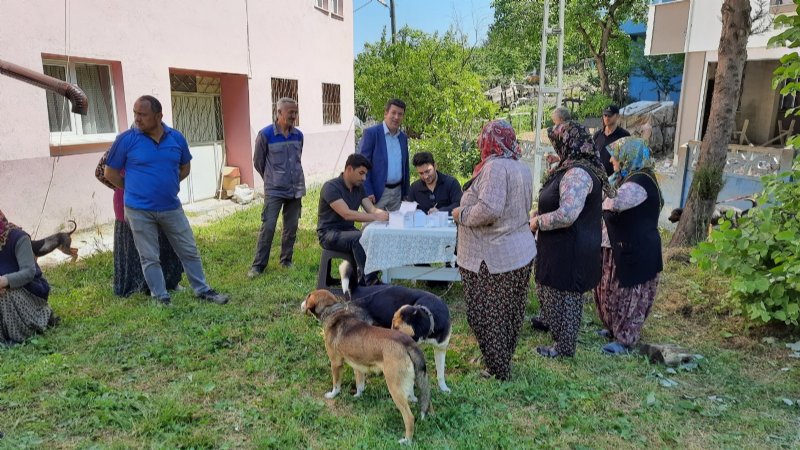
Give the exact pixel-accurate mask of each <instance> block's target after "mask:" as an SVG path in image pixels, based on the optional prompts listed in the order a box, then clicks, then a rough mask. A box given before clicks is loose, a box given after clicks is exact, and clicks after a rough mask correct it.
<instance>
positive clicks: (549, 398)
mask: <svg viewBox="0 0 800 450" xmlns="http://www.w3.org/2000/svg"><path fill="white" fill-rule="evenodd" d="M316 196H317V193H313V194H311V195H309V196H308V197H307V198H306V200H305V202H304V203H305V207H304V211H303V218H302V222H301V230H300V232H299V239H298V243H297V247H296V252H295V267H294V268H292V269H288V270H287V269H282V268H279V265H278V264H277V256H278V255H277V253H278V248H277V246H278V245H279V244H278V243H277V241H276V242H275V245H273V255H272V261H271V262H270V265H269V267H268V268H267V271H266V274H265V275H264V276H262V277H261V278H258V279H256V280H254V281H249V280H248V279H247V278H246V277H245V274H246V272H247V270H248V268H249V264H250V261H251V259H252V255H253V251H254V247H255V240H256V236H257V233H258V229H259V226H260V208H259V207H253V208H250V209H248V210H246V211H243V212H240V213H237V214H234V215H232V216H229V217H227V218H225V219H223V220H221V221H219V222H217V223H215V224H213V225H210V226H207V227H203V228H199V229H197V230H196V235H197V240H198V243H199V246H200V249H201V253H202V257H203V262H204V265H205V268H206V272H207V275H208V279H209V281H210V283H211V285H212V286H213V287H215V288H217V289H219V290H220V291H223V292H226V293H230V294H231V295H232V301H231V303H230V304H228V305H226V306H216V305H212V304H205V303H200V302H199V301H197V300H195V299H194V298H193V296H192V294H191V293H190V292H189V291H188V290H187V291H183V292H180V293H177V294H175V295H173V304H174V306H173V307H172V308H163V307H158V306H156V305H155V304H154V303H153V302H152V301H151V300H150V299H149V298H147V297H144V296H142V295H137V296H134V297H132V298H128V299H120V298H116V297H114V296H113V294H112V291H111V279H112V272H113V264H112V256H111V254H110V253H105V254H100V255H97V256H94V257H91V258H88V259H86V260H82V261H80V262H78V263H77V264H74V265H70V264H65V265H63V266H60V267H57V268H51V269H48V270H47V272H46V276H47V278H48V279H49V281H50V282H51V284H52V286H53V292H52V294H51V296H50V302H51V304H52V306H53V307H54V309H55V310H56V312H57V313H58V314H59V315H60V316H61V317H62V319H63V320H62V322H61V325H60V326H59V327H58V328H56V329H53V330H51V331H49V332H48V333H47V334H45V335H42V336H38V337H36V338H34V339H31V340H30V341H29V342H27V343H26V344H24V345H20V346H17V347H14V348H11V349H0V432H2V433H3V434H4V437H3V438H2V439H0V447H2V448H23V447H39V448H281V449H289V448H292V449H293V448H364V449H367V448H370V449H372V448H397V447H398V445H397V444H396V441H397V439H399V438H400V437H401V435H402V429H403V427H402V420H401V417H400V414H399V412H398V411H397V410H396V408H395V406H394V403H393V402H392V401H391V399H390V398H389V395H388V392H387V389H386V386H385V384H384V383H383V380H382V378H380V377H379V376H372V377H370V378H369V380H368V383H367V391H366V392H365V395H364V396H363V397H362V398H360V399H354V398H352V397H351V396H350V395H348V393H352V392H354V391H355V386H354V383H353V373H352V370H350V369H348V370H346V372H345V379H344V392H343V394H341V395H340V396H339V397H338V398H337V399H335V400H325V399H324V398H323V394H324V393H325V392H327V391H328V390H330V383H331V380H330V373H329V365H328V360H327V356H326V355H325V351H324V348H323V342H322V336H321V329H320V326H319V324H318V323H317V322H316V321H315V320H314V319H312V318H310V317H307V316H302V315H301V314H300V313H299V305H300V302H301V301H302V299H303V297H304V295H305V294H306V293H307V292H308V291H309V290H311V289H312V288H313V287H314V284H315V281H316V273H317V266H318V258H319V247H318V244H317V240H316V235H315V231H314V229H315V223H316V202H317V197H316ZM183 284H184V285H185V284H186V282H185V281H184V283H183ZM724 291H725V280H722V279H718V278H713V277H711V278H709V277H708V276H707V275H704V274H700V273H697V272H696V271H695V270H694V269H693V268H691V267H688V266H683V265H679V264H677V263H671V264H670V265H668V267H667V270H666V272H665V274H664V275H663V278H662V286H661V290H660V295H659V299H658V301H657V303H656V305H655V307H654V311H653V314H652V315H651V317H650V320H649V322H648V324H647V326H646V330H645V332H644V339H645V340H646V341H649V342H671V343H677V344H681V345H684V346H687V347H688V348H690V349H692V350H693V351H694V352H697V353H700V354H702V355H704V356H705V358H704V359H702V360H701V361H700V363H699V366H698V367H697V368H694V369H692V370H679V371H677V373H674V374H671V373H668V372H667V370H666V369H665V368H664V367H660V366H655V365H651V364H649V363H648V362H647V361H646V360H645V359H644V358H643V357H641V356H628V357H618V358H612V357H608V356H604V355H602V354H601V353H600V351H599V348H600V345H601V344H602V342H603V341H602V340H601V338H599V337H596V336H595V335H594V334H593V332H592V331H593V330H594V329H596V328H597V327H598V325H597V319H596V314H595V312H594V308H593V306H592V305H587V306H586V314H585V323H584V326H583V328H582V331H581V336H580V340H581V344H580V345H579V349H578V354H577V356H576V357H575V358H574V359H567V360H546V359H543V358H540V357H539V356H538V355H537V354H536V351H535V348H536V346H537V345H540V344H547V343H549V342H550V338H549V337H548V336H546V335H543V334H534V333H533V332H532V331H531V329H530V326H528V325H526V327H525V329H524V331H523V334H522V337H521V340H520V345H519V347H518V349H517V352H516V355H515V358H514V369H513V381H511V382H508V383H500V382H497V381H493V380H485V379H482V378H481V377H480V376H479V370H480V367H479V366H478V365H476V363H474V362H472V361H474V360H475V358H476V357H477V356H478V355H479V354H480V353H479V350H478V347H477V344H476V343H475V340H474V338H473V337H472V335H471V333H470V331H469V328H468V327H467V324H466V317H465V309H464V304H463V301H462V291H461V285H460V284H456V285H455V286H454V287H453V288H452V289H451V290H449V291H447V293H446V295H445V299H446V301H447V302H448V304H449V305H450V308H451V311H452V315H453V322H454V334H453V338H452V341H451V346H450V351H449V352H448V360H447V376H448V380H447V381H448V384H449V386H450V388H451V389H452V390H453V392H452V393H451V394H444V393H441V392H439V391H438V389H436V388H435V385H436V383H435V373H434V372H435V370H433V363H432V361H433V360H432V354H431V351H430V349H426V354H427V356H428V361H429V368H430V373H429V376H430V378H431V385H432V387H433V389H434V392H433V408H434V414H433V415H432V416H431V417H429V418H426V419H425V420H424V421H418V422H417V430H416V434H415V442H414V445H415V446H416V447H419V448H437V449H438V448H454V449H455V448H513V449H516V448H543V447H544V448H622V447H625V448H630V447H644V446H648V447H650V448H781V447H783V448H798V447H800V407H798V406H797V405H794V406H789V405H787V404H786V403H784V401H783V400H782V399H783V398H790V399H800V364H798V360H796V359H791V358H789V357H788V353H789V352H788V350H787V349H786V348H784V346H783V343H784V342H787V341H790V340H791V342H794V340H797V338H798V337H797V334H796V333H795V335H794V336H792V335H791V334H790V333H788V332H786V331H785V330H780V329H764V328H751V329H750V330H749V331H745V327H744V323H743V322H742V321H741V320H740V319H738V318H731V317H729V316H727V315H725V314H723V313H720V312H719V311H718V310H717V309H715V308H714V305H718V304H720V301H721V300H720V298H721V297H722V296H723V295H724ZM436 292H437V293H439V294H443V293H444V292H445V290H441V291H436ZM536 309H537V306H536V302H535V298H534V296H533V292H532V293H531V306H530V308H529V310H530V312H531V313H533V312H534V311H535V310H536ZM768 335H774V336H776V338H777V339H776V340H775V341H774V342H773V341H772V340H771V339H766V340H765V339H763V338H764V337H765V336H768ZM665 379H669V380H673V381H675V382H677V385H674V386H672V387H665V386H664V384H671V383H668V382H666V381H664V380H665ZM414 412H415V414H417V412H418V410H417V408H416V407H414ZM417 415H418V414H417Z"/></svg>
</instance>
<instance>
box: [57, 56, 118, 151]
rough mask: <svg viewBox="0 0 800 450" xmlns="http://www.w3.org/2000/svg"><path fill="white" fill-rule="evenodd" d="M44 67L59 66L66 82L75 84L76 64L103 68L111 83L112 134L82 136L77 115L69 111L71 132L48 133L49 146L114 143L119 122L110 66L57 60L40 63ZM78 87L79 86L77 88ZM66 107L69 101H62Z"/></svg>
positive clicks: (112, 72) (80, 122) (81, 127)
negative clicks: (65, 77) (106, 71)
mask: <svg viewBox="0 0 800 450" xmlns="http://www.w3.org/2000/svg"><path fill="white" fill-rule="evenodd" d="M42 64H43V65H46V66H60V67H64V68H65V69H66V71H65V72H66V75H67V81H68V82H70V83H76V80H77V79H78V76H77V75H76V73H75V65H76V64H87V65H93V66H103V67H106V68H107V69H108V78H109V80H110V81H111V109H112V114H113V117H112V123H113V124H114V132H113V133H95V134H83V122H82V121H81V119H80V117H78V114H76V113H73V112H72V110H71V109H69V110H67V113H68V117H69V122H70V128H71V131H52V132H50V145H61V146H63V145H79V144H94V143H98V142H114V139H116V137H117V133H119V122H118V117H119V116H118V115H117V98H116V83H115V82H114V71H113V70H111V64H103V63H94V62H85V61H69V63H67V61H64V60H58V59H45V60H43V61H42ZM79 87H80V86H79ZM64 102H65V104H66V105H68V106H69V105H70V102H69V100H67V99H64Z"/></svg>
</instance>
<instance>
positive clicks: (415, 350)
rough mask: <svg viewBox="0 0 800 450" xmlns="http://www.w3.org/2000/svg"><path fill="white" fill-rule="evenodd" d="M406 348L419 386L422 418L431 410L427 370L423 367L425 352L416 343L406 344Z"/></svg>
mask: <svg viewBox="0 0 800 450" xmlns="http://www.w3.org/2000/svg"><path fill="white" fill-rule="evenodd" d="M406 350H407V351H408V356H409V358H411V362H412V363H413V364H414V380H415V382H416V384H417V388H419V410H420V415H421V417H422V418H423V419H424V418H425V415H426V414H428V413H429V412H430V410H431V387H430V384H429V383H428V370H427V369H426V368H425V354H423V353H422V350H420V349H419V347H417V345H416V344H414V345H409V346H407V347H406Z"/></svg>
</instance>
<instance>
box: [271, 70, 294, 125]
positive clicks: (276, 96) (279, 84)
mask: <svg viewBox="0 0 800 450" xmlns="http://www.w3.org/2000/svg"><path fill="white" fill-rule="evenodd" d="M283 97H289V98H291V99H293V100H294V101H296V102H297V110H298V113H297V120H295V122H294V124H295V126H297V125H300V112H299V111H300V100H299V97H298V96H297V80H290V79H287V78H273V79H272V121H273V122H277V120H278V100H280V99H281V98H283Z"/></svg>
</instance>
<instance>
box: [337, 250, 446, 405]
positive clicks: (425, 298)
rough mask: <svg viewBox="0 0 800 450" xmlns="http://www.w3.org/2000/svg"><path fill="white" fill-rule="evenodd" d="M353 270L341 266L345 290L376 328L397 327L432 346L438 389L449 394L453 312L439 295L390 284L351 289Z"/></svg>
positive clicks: (418, 340) (421, 342) (347, 265)
mask: <svg viewBox="0 0 800 450" xmlns="http://www.w3.org/2000/svg"><path fill="white" fill-rule="evenodd" d="M351 271H352V267H351V266H350V264H349V263H348V262H347V261H344V262H342V264H340V265H339V274H340V276H341V277H342V291H343V292H344V295H345V297H348V298H349V299H350V302H351V303H352V304H354V305H355V306H358V307H359V308H361V309H363V310H364V311H366V313H367V314H369V316H370V317H371V318H372V320H373V322H374V324H375V325H377V326H380V327H383V328H394V329H396V330H398V331H401V332H403V333H405V334H407V335H409V336H411V338H412V339H414V340H415V341H416V342H417V343H420V344H423V343H424V344H431V345H432V346H433V357H434V361H435V362H436V377H437V379H438V382H439V389H441V390H442V391H444V392H450V388H448V387H447V383H445V381H444V368H445V356H446V354H447V346H448V345H449V344H450V332H451V330H450V310H449V309H448V307H447V304H446V303H445V302H444V301H443V300H442V299H441V298H439V297H437V296H436V295H433V294H431V293H430V292H426V291H423V290H420V289H411V288H407V287H403V286H395V285H391V284H384V285H377V286H354V287H353V288H352V289H351V288H350V276H349V275H350V274H351Z"/></svg>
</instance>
